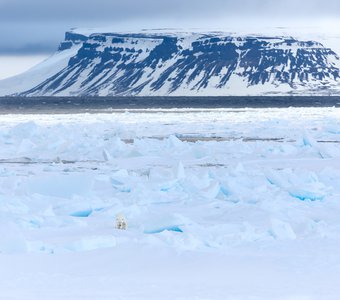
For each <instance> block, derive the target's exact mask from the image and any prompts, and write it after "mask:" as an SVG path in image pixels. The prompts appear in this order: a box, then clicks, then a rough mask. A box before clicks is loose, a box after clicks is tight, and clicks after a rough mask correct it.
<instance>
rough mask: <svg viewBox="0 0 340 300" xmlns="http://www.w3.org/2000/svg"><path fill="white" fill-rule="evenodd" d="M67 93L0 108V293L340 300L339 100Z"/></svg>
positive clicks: (17, 299)
mask: <svg viewBox="0 0 340 300" xmlns="http://www.w3.org/2000/svg"><path fill="white" fill-rule="evenodd" d="M13 99H14V98H13ZM13 99H12V100H13ZM16 99H17V98H16ZM287 99H288V98H287ZM287 99H286V100H287ZM301 99H302V98H301ZM38 100H39V99H38ZM38 100H33V102H34V101H38ZM40 100H41V99H40ZM64 100H65V99H64ZM64 100H63V101H64ZM217 100H218V99H217ZM281 100H282V99H278V100H277V101H281ZM324 100H325V99H324ZM6 101H7V100H6ZM15 101H19V100H18V99H17V100H15ZM20 101H29V99H21V100H20ZM68 101H71V102H68ZM72 101H73V100H72V99H71V100H70V99H69V100H66V102H65V103H66V104H65V105H66V106H63V105H61V104H60V103H59V104H58V105H55V104H53V106H50V105H51V103H50V102H48V101H47V104H44V103H42V102H41V101H40V102H39V103H38V104H39V105H38V106H35V107H34V106H29V105H28V106H27V104H22V105H21V106H20V105H19V106H18V105H14V104H13V103H14V102H13V103H12V104H11V103H10V104H8V105H9V106H6V107H5V105H7V104H6V103H5V102H1V101H0V102H1V103H2V104H1V105H4V106H2V111H1V112H2V113H1V114H0V203H1V205H0V299H1V300H7V299H8V300H13V299H14V300H26V299H27V300H40V299H48V300H57V299H58V300H59V299H69V300H78V299H79V300H80V299H95V300H97V299H98V300H101V299H124V300H125V299H128V300H130V299H131V300H132V299H133V300H134V299H148V300H149V299H155V300H156V299H157V300H158V299H169V300H170V299H178V300H187V299H189V300H190V299H195V300H201V299H202V300H208V299H209V300H210V299H212V300H215V299H221V300H262V299H263V300H276V299H277V300H300V299H301V300H320V299H321V300H333V299H334V300H338V299H339V298H340V285H339V279H338V274H339V273H340V255H339V252H338V251H339V248H340V108H339V107H338V105H337V104H336V103H337V100H336V98H333V99H331V100H327V101H332V103H328V102H327V103H326V102H324V101H323V100H322V99H321V100H320V99H316V100H315V101H318V102H320V104H319V105H317V104H314V106H312V105H303V103H300V104H299V105H291V104H290V103H289V102H287V101H286V102H287V103H286V104H285V105H281V104H280V105H273V104H271V105H260V106H259V105H255V104H254V105H250V104H249V103H247V105H243V106H242V105H239V106H237V105H227V104H223V105H222V104H221V105H220V106H217V105H215V107H214V106H209V105H208V104H205V105H201V106H195V105H188V104H185V105H183V106H182V107H179V106H178V107H177V108H175V107H172V106H171V105H170V106H167V105H163V106H162V105H160V104H159V103H156V104H155V105H151V106H138V105H132V106H131V105H125V106H124V105H122V106H117V105H116V106H113V105H112V103H110V104H109V105H108V106H100V107H98V106H96V107H94V106H93V105H92V104H91V105H90V107H86V106H85V107H84V106H83V105H82V104H80V105H78V104H77V105H75V104H74V102H72ZM219 101H220V100H219ZM303 101H306V99H303ZM313 101H314V100H313ZM325 101H326V100H325ZM43 102H45V101H43ZM277 103H278V102H277ZM281 103H282V102H281ZM1 105H0V106H1ZM11 105H12V107H10V106H11ZM25 105H26V106H25ZM67 105H71V106H78V108H72V109H71V110H69V109H67ZM216 106H217V107H216ZM293 106H294V107H293ZM186 107H189V108H186ZM118 214H121V215H123V216H124V217H125V218H126V220H127V223H128V228H127V230H126V231H122V230H118V229H116V228H115V219H116V216H117V215H118Z"/></svg>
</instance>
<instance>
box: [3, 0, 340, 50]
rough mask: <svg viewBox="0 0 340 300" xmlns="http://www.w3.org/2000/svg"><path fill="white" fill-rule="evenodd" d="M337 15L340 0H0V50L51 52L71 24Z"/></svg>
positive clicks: (238, 21) (209, 22)
mask: <svg viewBox="0 0 340 300" xmlns="http://www.w3.org/2000/svg"><path fill="white" fill-rule="evenodd" d="M336 19H340V0H207V1H202V0H201V1H200V0H0V54H2V55H18V54H42V53H52V52H53V51H54V50H55V49H56V48H57V46H58V43H59V42H60V41H61V40H62V39H63V36H64V32H65V31H66V30H68V29H69V28H72V27H92V26H95V27H97V26H98V27H100V26H106V25H110V27H112V26H114V27H116V28H117V30H124V28H127V29H130V30H131V29H136V30H138V29H142V28H159V27H171V28H172V27H200V28H204V27H209V28H211V27H230V26H232V27H237V26H250V27H252V26H258V25H263V26H291V25H294V24H298V25H307V26H308V25H314V24H316V23H318V22H326V21H330V20H336Z"/></svg>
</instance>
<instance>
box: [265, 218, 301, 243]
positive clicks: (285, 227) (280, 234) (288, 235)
mask: <svg viewBox="0 0 340 300" xmlns="http://www.w3.org/2000/svg"><path fill="white" fill-rule="evenodd" d="M269 232H270V234H271V235H272V236H273V237H274V238H275V239H278V240H286V239H288V240H295V239H296V234H295V232H294V230H293V229H292V227H291V226H290V224H289V223H286V222H283V221H281V220H279V219H275V218H273V219H272V220H271V229H270V231H269Z"/></svg>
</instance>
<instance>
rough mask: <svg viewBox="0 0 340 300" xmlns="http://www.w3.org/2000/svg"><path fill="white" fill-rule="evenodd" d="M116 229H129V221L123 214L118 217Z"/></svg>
mask: <svg viewBox="0 0 340 300" xmlns="http://www.w3.org/2000/svg"><path fill="white" fill-rule="evenodd" d="M116 229H119V230H126V229H127V221H126V219H125V217H124V216H123V215H122V214H118V215H117V216H116Z"/></svg>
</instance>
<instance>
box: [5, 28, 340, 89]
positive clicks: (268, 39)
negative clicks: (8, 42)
mask: <svg viewBox="0 0 340 300" xmlns="http://www.w3.org/2000/svg"><path fill="white" fill-rule="evenodd" d="M23 83H24V84H23ZM6 84H7V85H9V84H10V85H11V88H12V91H11V93H9V92H7V94H17V95H22V96H83V95H87V96H98V95H99V96H115V95H123V96H125V95H126V96H228V95H289V94H293V95H294V94H296V95H303V94H308V95H310V94H314V95H318V94H322V95H325V94H326V95H328V94H340V58H339V56H338V55H337V53H335V52H334V51H333V50H332V49H330V48H327V47H325V46H323V44H321V43H319V42H318V41H310V40H298V39H295V38H293V37H286V36H255V35H248V36H247V35H245V36H237V35H235V34H227V33H221V32H213V33H183V32H182V33H152V32H149V33H136V34H133V33H128V34H122V33H92V34H88V35H86V34H82V33H78V32H75V31H74V32H67V33H66V35H65V41H63V42H62V43H61V44H60V46H59V49H58V52H57V53H56V54H55V55H53V56H52V57H51V58H50V59H47V60H46V61H45V62H43V63H42V64H40V65H39V66H37V67H36V68H33V69H32V70H30V71H28V72H27V73H24V74H22V75H20V76H17V77H14V78H11V79H7V80H4V81H2V82H0V93H1V91H3V92H2V94H6V92H5V91H6V87H5V86H6ZM16 84H17V85H18V88H17V90H16V91H15V92H13V88H15V86H16Z"/></svg>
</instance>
